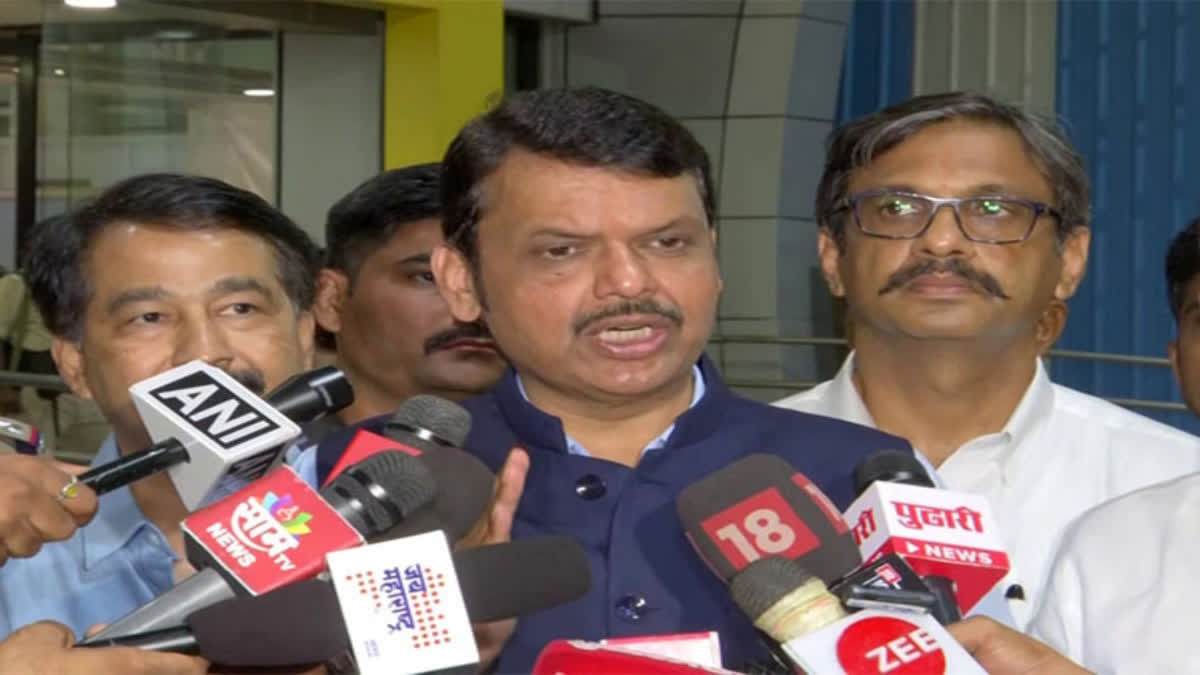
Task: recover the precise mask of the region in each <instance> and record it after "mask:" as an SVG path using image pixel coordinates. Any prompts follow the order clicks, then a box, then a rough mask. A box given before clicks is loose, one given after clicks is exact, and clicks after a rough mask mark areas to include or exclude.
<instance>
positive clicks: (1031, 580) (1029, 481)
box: [777, 93, 1200, 629]
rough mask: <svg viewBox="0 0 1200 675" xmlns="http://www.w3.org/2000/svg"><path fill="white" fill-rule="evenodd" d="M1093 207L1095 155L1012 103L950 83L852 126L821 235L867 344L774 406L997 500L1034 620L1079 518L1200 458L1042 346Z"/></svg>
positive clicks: (1015, 590) (1023, 622)
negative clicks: (835, 424)
mask: <svg viewBox="0 0 1200 675" xmlns="http://www.w3.org/2000/svg"><path fill="white" fill-rule="evenodd" d="M1088 211H1089V206H1088V181H1087V176H1086V174H1085V172H1084V167H1083V162H1082V159H1081V158H1080V157H1079V155H1078V154H1077V153H1076V152H1075V151H1074V150H1073V149H1072V148H1071V146H1070V144H1069V142H1068V141H1067V139H1066V137H1065V136H1064V135H1063V133H1062V132H1061V130H1059V129H1058V127H1057V126H1056V125H1055V124H1053V123H1052V122H1050V121H1047V120H1043V119H1041V118H1039V117H1037V116H1034V115H1031V114H1028V113H1026V112H1025V111H1022V110H1021V109H1019V108H1016V107H1014V106H1010V105H1006V104H1002V103H999V102H997V101H993V100H991V99H989V98H986V97H982V96H975V95H968V94H962V93H950V94H939V95H933V96H923V97H918V98H914V99H911V100H909V101H906V102H904V103H900V104H898V105H895V106H893V107H890V108H887V109H885V110H882V111H879V112H876V113H874V114H871V115H868V116H866V117H864V118H861V119H858V120H855V121H853V122H851V123H849V124H847V125H846V126H844V127H842V128H841V129H839V130H838V131H837V132H836V133H835V135H834V137H833V139H832V142H831V144H830V148H829V152H828V155H827V157H826V164H825V173H824V175H823V176H822V179H821V183H820V187H819V189H818V193H817V199H816V213H817V216H818V219H819V230H818V234H817V237H818V244H817V246H818V256H819V261H820V265H821V270H822V272H823V274H824V276H825V279H826V281H827V282H828V284H829V288H830V290H831V291H832V292H833V294H834V295H835V296H837V297H839V298H844V299H845V301H846V303H847V306H848V310H849V318H850V321H851V322H852V324H853V339H852V343H853V348H854V351H853V352H852V353H851V354H850V356H849V357H848V358H847V359H846V362H845V364H844V365H843V366H842V368H841V370H840V371H839V372H838V374H837V376H836V377H835V378H834V379H832V380H830V381H828V382H825V383H823V384H821V385H819V386H817V387H816V388H814V389H811V390H809V391H806V392H803V393H800V394H797V395H795V396H791V397H789V398H785V399H783V400H781V401H779V402H777V405H780V406H782V407H786V408H791V409H795V410H802V411H806V412H813V413H818V414H824V415H829V416H832V417H838V418H841V419H844V420H848V421H853V422H858V423H860V424H866V425H870V426H874V427H877V428H879V429H880V430H883V431H887V432H890V433H892V434H895V435H897V436H901V437H904V438H907V439H908V440H909V441H910V442H912V444H913V446H914V447H915V448H916V449H918V450H919V451H920V453H921V454H923V455H924V456H925V457H926V458H928V459H929V460H930V462H931V463H932V464H933V466H935V467H936V468H937V473H938V474H939V476H940V479H941V481H942V482H943V484H944V485H945V486H946V487H947V488H949V489H952V490H956V491H963V492H971V493H976V494H981V495H984V496H986V497H987V498H988V499H989V500H990V501H991V504H992V507H993V509H995V511H996V513H997V516H998V518H999V520H1000V526H1001V529H1002V530H1003V531H1002V533H1001V534H1002V535H1003V536H1004V539H1005V544H1006V545H1007V551H1008V553H1009V555H1010V557H1011V559H1012V568H1013V569H1012V573H1011V574H1010V578H1009V579H1008V580H1006V582H1005V583H1004V584H1003V585H1002V586H1001V590H1002V591H1005V592H1006V593H1007V596H1008V597H1009V598H1010V602H1009V603H1008V609H1009V610H1011V613H1012V618H1013V619H1014V622H1015V625H1016V626H1017V627H1018V628H1022V629H1023V628H1024V627H1025V626H1027V625H1028V623H1029V620H1030V618H1031V617H1032V614H1033V613H1034V612H1035V611H1036V610H1037V607H1038V604H1039V601H1040V600H1041V596H1042V594H1043V588H1044V586H1045V580H1046V576H1047V574H1048V571H1049V565H1050V563H1051V560H1052V557H1053V555H1054V551H1055V548H1056V546H1057V542H1058V540H1059V539H1060V537H1061V536H1062V534H1063V531H1064V529H1065V528H1066V527H1067V525H1068V524H1070V523H1071V522H1072V521H1073V520H1074V519H1075V518H1076V517H1077V516H1078V515H1079V514H1081V513H1082V512H1083V511H1085V510H1087V509H1088V508H1090V507H1092V506H1095V505H1097V504H1099V503H1101V502H1103V501H1106V500H1108V499H1111V498H1113V497H1116V496H1118V495H1121V494H1124V493H1127V492H1130V491H1133V490H1136V489H1138V488H1141V487H1144V486H1146V485H1150V484H1152V483H1156V482H1159V481H1163V480H1167V479H1170V478H1173V477H1175V476H1179V475H1183V474H1186V473H1189V472H1193V471H1196V470H1197V469H1200V439H1197V438H1196V437H1193V436H1190V435H1188V434H1185V433H1183V432H1181V431H1178V430H1176V429H1173V428H1171V427H1168V426H1166V425H1163V424H1160V423H1158V422H1155V421H1153V420H1150V419H1148V418H1146V417H1143V416H1141V415H1137V414H1135V413H1132V412H1130V411H1128V410H1126V409H1124V408H1120V407H1117V406H1115V405H1112V404H1110V403H1107V402H1105V401H1103V400H1101V399H1099V398H1096V397H1093V396H1089V395H1087V394H1084V393H1082V392H1079V391H1074V390H1072V389H1069V388H1067V387H1063V386H1061V385H1057V384H1054V383H1052V382H1051V381H1050V379H1049V377H1048V375H1047V373H1046V371H1045V368H1044V367H1043V365H1042V363H1041V361H1040V359H1039V358H1038V355H1039V353H1040V351H1041V350H1042V349H1044V348H1045V344H1044V342H1045V335H1044V333H1045V328H1044V325H1045V323H1046V322H1045V321H1043V319H1044V317H1045V315H1046V313H1047V312H1055V311H1061V303H1062V302H1064V301H1066V300H1067V299H1068V298H1070V297H1071V295H1073V294H1074V292H1075V290H1076V288H1077V287H1078V286H1079V283H1080V281H1081V280H1082V279H1083V275H1084V268H1085V266H1086V263H1087V253H1088V243H1089V238H1090V232H1089V229H1088V218H1089V213H1088ZM1050 323H1053V322H1050ZM999 609H1000V610H1003V606H1002V605H999Z"/></svg>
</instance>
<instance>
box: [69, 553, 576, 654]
mask: <svg viewBox="0 0 1200 675" xmlns="http://www.w3.org/2000/svg"><path fill="white" fill-rule="evenodd" d="M452 557H453V560H454V568H455V572H456V574H457V576H458V579H459V585H460V587H461V589H462V594H463V601H464V603H465V604H466V608H467V614H468V616H469V617H470V619H471V622H472V623H488V622H492V621H499V620H501V619H509V618H514V617H519V616H522V615H525V614H529V613H532V612H536V611H540V610H543V609H549V608H550V607H555V606H558V605H560V604H564V603H567V602H571V601H573V600H576V599H578V598H580V597H583V595H584V594H586V593H587V592H588V590H589V589H590V588H591V583H592V580H591V570H590V568H589V566H588V561H587V555H586V554H585V553H584V551H583V548H582V547H581V546H580V545H579V543H578V542H576V541H575V540H574V539H572V538H570V537H564V536H539V537H529V538H526V539H518V540H516V541H511V542H506V543H503V544H493V545H490V546H482V547H479V548H472V549H465V550H462V551H456V552H455V553H454V554H453V556H452ZM272 617H279V618H278V619H274V618H272ZM186 624H187V625H186V627H181V628H175V629H168V630H159V631H154V632H149V633H141V634H137V635H127V636H122V637H117V638H113V639H108V640H103V641H93V642H89V643H87V644H86V645H83V646H88V647H96V646H135V647H141V648H143V649H154V650H157V651H171V652H180V653H186V654H198V655H200V656H203V657H204V658H206V659H208V660H209V661H211V662H213V663H214V664H218V665H223V666H230V667H243V668H249V667H288V666H292V667H294V666H301V665H308V664H315V663H320V662H324V661H327V660H329V659H332V658H334V657H335V656H337V655H339V654H341V653H342V652H343V651H345V650H346V649H347V648H348V646H349V637H348V635H347V631H346V623H345V620H344V619H343V617H342V610H341V606H340V604H339V603H338V600H337V594H336V592H335V590H334V588H333V586H332V585H331V584H330V583H328V582H326V581H323V580H320V579H312V580H308V581H302V582H297V583H294V584H291V585H289V586H285V587H283V588H280V589H278V590H275V591H272V592H270V593H267V594H265V595H261V596H257V597H239V598H233V599H230V600H225V601H223V602H220V603H217V604H215V605H212V606H211V607H208V608H205V609H203V610H200V611H198V612H195V613H193V614H192V615H190V616H189V617H188V618H187V621H186ZM247 636H253V639H247ZM309 641H311V644H307V643H308V642H309ZM292 642H295V643H296V644H291V643H292Z"/></svg>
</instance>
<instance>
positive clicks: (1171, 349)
mask: <svg viewBox="0 0 1200 675" xmlns="http://www.w3.org/2000/svg"><path fill="white" fill-rule="evenodd" d="M1167 360H1168V361H1170V362H1171V372H1172V373H1174V375H1175V384H1176V385H1177V386H1178V387H1179V388H1180V389H1181V390H1182V389H1183V378H1182V377H1180V376H1179V339H1178V338H1176V339H1174V340H1171V341H1170V342H1168V343H1167Z"/></svg>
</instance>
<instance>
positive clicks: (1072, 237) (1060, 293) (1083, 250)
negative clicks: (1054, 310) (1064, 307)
mask: <svg viewBox="0 0 1200 675" xmlns="http://www.w3.org/2000/svg"><path fill="white" fill-rule="evenodd" d="M1091 241H1092V231H1091V230H1090V229H1089V228H1087V227H1083V226H1079V227H1076V228H1075V229H1074V230H1071V233H1070V234H1068V235H1067V238H1066V240H1065V241H1063V243H1062V273H1061V274H1060V275H1059V277H1058V284H1057V285H1056V286H1055V287H1054V297H1056V298H1058V299H1059V300H1066V299H1068V298H1070V297H1071V296H1073V295H1075V290H1076V289H1078V288H1079V284H1080V283H1081V282H1083V275H1084V273H1085V272H1086V271H1087V260H1088V247H1089V246H1090V245H1091Z"/></svg>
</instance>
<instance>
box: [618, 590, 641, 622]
mask: <svg viewBox="0 0 1200 675" xmlns="http://www.w3.org/2000/svg"><path fill="white" fill-rule="evenodd" d="M647 609H649V608H648V607H647V606H646V599H645V598H643V597H642V596H640V595H626V596H624V597H622V598H621V599H620V600H617V616H619V617H620V618H622V619H624V620H626V621H637V620H638V619H641V618H642V617H643V616H645V614H646V610H647Z"/></svg>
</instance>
